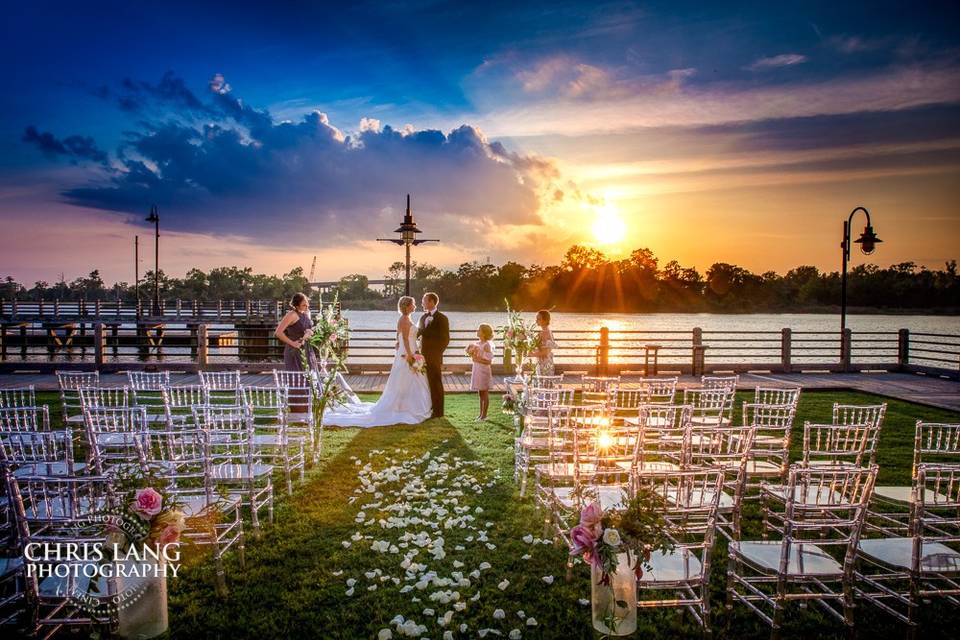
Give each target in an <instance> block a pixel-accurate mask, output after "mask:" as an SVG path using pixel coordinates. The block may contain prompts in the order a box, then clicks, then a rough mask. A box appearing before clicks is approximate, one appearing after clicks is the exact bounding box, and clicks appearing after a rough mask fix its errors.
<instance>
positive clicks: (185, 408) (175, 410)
mask: <svg viewBox="0 0 960 640" xmlns="http://www.w3.org/2000/svg"><path fill="white" fill-rule="evenodd" d="M160 394H161V397H162V398H163V411H164V415H165V416H166V421H167V429H174V428H176V427H178V426H189V425H192V424H193V410H194V409H195V408H200V407H205V406H207V405H208V404H209V402H208V400H209V397H208V396H207V388H206V387H205V386H203V385H199V384H179V385H170V386H169V387H165V388H164V389H162V390H161V391H160ZM237 408H238V409H239V408H240V406H239V405H238V406H237Z"/></svg>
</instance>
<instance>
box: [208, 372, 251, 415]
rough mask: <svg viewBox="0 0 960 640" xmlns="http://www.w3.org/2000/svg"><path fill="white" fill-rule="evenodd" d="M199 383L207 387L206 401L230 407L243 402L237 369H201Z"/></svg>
mask: <svg viewBox="0 0 960 640" xmlns="http://www.w3.org/2000/svg"><path fill="white" fill-rule="evenodd" d="M200 384H202V385H203V386H204V387H206V388H207V402H208V403H209V404H222V405H227V406H231V407H235V406H237V405H240V404H243V394H242V393H241V392H240V372H239V371H201V372H200Z"/></svg>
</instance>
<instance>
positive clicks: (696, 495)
mask: <svg viewBox="0 0 960 640" xmlns="http://www.w3.org/2000/svg"><path fill="white" fill-rule="evenodd" d="M635 482H636V484H635V488H634V491H635V492H637V493H638V494H639V495H649V496H657V498H658V499H659V501H661V502H662V504H663V505H664V506H665V517H666V520H667V523H668V525H669V536H670V538H671V539H672V542H673V548H672V549H670V550H669V551H659V550H655V551H653V552H652V553H651V554H650V559H649V560H648V561H647V564H649V565H650V566H649V568H644V570H643V575H642V576H640V578H639V579H638V580H637V589H638V591H639V596H638V602H637V606H638V607H639V608H642V609H650V608H682V609H686V610H687V611H688V612H689V613H690V614H691V615H692V616H693V618H694V619H695V620H696V621H697V623H698V624H699V625H700V626H701V627H702V628H703V630H704V632H705V634H708V635H709V633H710V630H711V629H710V623H711V603H710V584H709V583H710V569H711V565H712V559H713V548H714V542H715V538H716V523H717V505H718V502H719V499H720V496H721V494H722V490H723V472H722V471H721V470H720V469H688V470H673V471H657V472H650V473H645V474H640V475H637V476H636V477H635Z"/></svg>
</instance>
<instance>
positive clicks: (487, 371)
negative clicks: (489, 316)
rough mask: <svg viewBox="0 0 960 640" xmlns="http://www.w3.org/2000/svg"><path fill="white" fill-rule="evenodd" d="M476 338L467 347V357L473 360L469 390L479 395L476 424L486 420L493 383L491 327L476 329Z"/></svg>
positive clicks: (482, 326) (485, 325) (484, 325)
mask: <svg viewBox="0 0 960 640" xmlns="http://www.w3.org/2000/svg"><path fill="white" fill-rule="evenodd" d="M477 337H478V338H480V339H479V340H477V341H476V342H474V343H473V344H471V345H470V346H468V347H467V355H468V356H470V358H471V359H472V360H473V372H472V375H471V377H470V389H471V390H472V391H476V392H477V393H478V394H479V395H480V415H479V416H477V422H480V421H482V420H486V419H487V409H489V408H490V385H491V384H492V383H493V371H492V370H491V367H490V365H491V364H493V343H491V340H493V327H491V326H490V325H488V324H481V325H480V326H479V327H478V328H477Z"/></svg>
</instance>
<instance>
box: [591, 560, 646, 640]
mask: <svg viewBox="0 0 960 640" xmlns="http://www.w3.org/2000/svg"><path fill="white" fill-rule="evenodd" d="M609 578H610V579H609V584H603V583H602V579H603V572H602V571H601V570H600V569H598V568H597V567H596V566H594V565H593V564H592V563H591V565H590V584H591V590H590V595H591V604H592V606H593V628H594V629H596V630H597V631H599V632H600V633H602V634H604V635H608V636H628V635H630V634H631V633H633V632H634V631H636V630H637V576H636V574H635V573H634V571H633V569H632V568H631V567H630V556H629V555H627V554H626V553H620V554H617V570H616V571H614V572H613V573H611V574H610V576H609Z"/></svg>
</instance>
